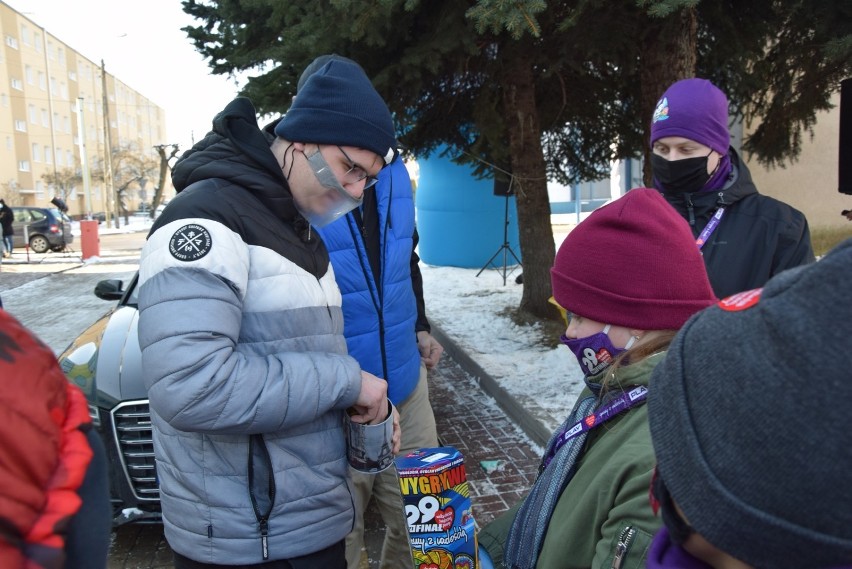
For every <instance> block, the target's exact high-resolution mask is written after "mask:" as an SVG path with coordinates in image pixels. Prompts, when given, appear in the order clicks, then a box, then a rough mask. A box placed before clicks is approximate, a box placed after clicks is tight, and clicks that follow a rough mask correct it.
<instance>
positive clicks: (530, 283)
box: [501, 50, 558, 318]
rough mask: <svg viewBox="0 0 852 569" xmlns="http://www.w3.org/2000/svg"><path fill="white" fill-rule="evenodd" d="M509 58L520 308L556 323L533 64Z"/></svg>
mask: <svg viewBox="0 0 852 569" xmlns="http://www.w3.org/2000/svg"><path fill="white" fill-rule="evenodd" d="M517 51H521V50H517ZM506 57H507V60H505V61H504V68H503V69H504V75H503V77H502V78H501V79H502V81H501V86H502V89H503V94H502V97H503V101H502V102H503V110H504V112H505V114H506V124H507V127H508V137H509V155H510V156H511V162H512V174H513V177H514V179H513V183H512V188H513V190H514V193H515V200H516V202H515V203H516V205H517V210H518V227H519V243H520V246H521V260H522V261H523V264H524V267H523V270H524V273H523V274H524V290H523V295H522V297H521V306H520V308H521V309H522V310H525V311H527V312H530V313H532V314H534V315H536V316H538V317H540V318H556V317H558V316H557V313H556V310H555V308H554V307H553V305H552V304H550V303H549V302H548V299H549V298H550V295H551V287H550V267H551V266H552V265H553V259H554V257H555V256H556V248H555V246H554V243H553V228H552V226H551V224H550V200H549V199H548V195H547V178H546V172H545V166H544V153H543V151H542V147H541V138H540V137H541V128H540V126H539V118H538V110H537V107H536V103H535V84H534V82H533V74H532V61H531V60H530V59H527V58H525V57H523V56H518V54H517V53H516V54H513V56H506Z"/></svg>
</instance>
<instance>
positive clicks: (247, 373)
mask: <svg viewBox="0 0 852 569" xmlns="http://www.w3.org/2000/svg"><path fill="white" fill-rule="evenodd" d="M395 147H396V139H395V136H394V129H393V121H392V119H391V116H390V113H389V111H388V109H387V106H386V105H385V103H384V101H382V99H381V97H379V95H378V93H377V92H376V91H375V89H374V88H373V87H372V85H371V84H370V81H369V80H368V79H367V77H366V76H365V75H364V74H363V72H362V71H360V69H357V67H354V66H346V65H341V64H340V63H339V62H331V63H329V64H328V65H327V66H325V67H324V68H323V69H321V70H320V71H318V72H317V73H316V74H315V76H314V77H312V78H311V80H310V81H309V82H308V83H307V84H306V85H305V87H304V89H303V91H301V92H300V94H299V98H298V100H297V101H295V102H294V103H293V106H292V107H291V109H290V111H289V112H288V113H287V115H286V116H285V117H284V118H283V119H280V120H279V121H277V122H275V123H273V124H271V125H269V126H268V127H266V128H265V129H263V130H261V129H259V128H258V126H257V121H256V115H255V109H254V107H253V106H252V104H251V102H250V101H249V100H248V99H245V98H237V99H235V100H234V101H232V102H231V103H230V104H229V105H228V106H227V107H225V109H224V110H223V111H222V112H221V113H219V114H218V115H217V116H216V118H215V119H214V121H213V130H212V131H211V132H210V133H209V134H208V135H207V136H206V137H205V138H204V140H202V141H201V142H199V143H198V144H196V145H195V146H194V147H193V148H192V149H191V150H190V151H188V152H187V153H186V154H184V155H183V156H182V157H181V159H180V160H179V162H178V163H177V165H176V166H175V169H174V174H173V180H174V184H175V187H176V189H177V190H178V192H179V193H178V195H177V197H175V199H173V200H172V201H171V202H170V203H169V206H168V207H167V208H166V209H165V210H164V211H163V213H162V215H161V216H160V217H159V218H158V219H157V221H156V223H155V224H154V226H153V227H152V228H151V232H150V234H149V236H148V242H147V243H146V245H145V247H144V249H143V250H142V259H141V263H140V273H139V283H140V289H139V344H140V346H141V348H142V365H143V374H144V378H145V382H146V386H147V388H148V394H149V398H150V406H151V420H152V423H153V431H154V450H155V454H156V459H157V475H158V478H159V481H160V495H161V501H162V509H163V521H164V524H165V532H166V537H167V539H168V541H169V544H170V545H171V547H172V549H173V551H174V554H175V567H176V569H186V568H193V569H194V568H207V567H219V566H233V565H239V566H245V567H253V566H255V565H258V566H259V565H261V564H262V566H263V567H264V568H270V569H272V568H279V567H280V568H302V567H306V568H307V567H329V568H338V567H339V568H341V569H342V568H344V567H345V566H346V564H345V560H344V538H345V536H346V534H347V533H349V531H350V530H351V529H352V523H353V505H352V497H351V494H350V488H349V484H348V480H347V463H346V449H345V442H344V435H343V421H344V417H345V415H346V410H347V409H348V408H352V411H351V412H352V413H354V416H353V420H357V421H361V422H372V421H374V420H376V419H379V420H381V419H384V415H383V414H381V412H382V411H384V412H385V413H386V412H387V384H386V382H385V381H383V380H381V379H379V378H377V377H376V376H374V375H372V374H369V373H367V372H364V371H362V370H361V369H360V367H359V366H358V363H357V362H356V361H355V360H354V359H353V358H351V357H350V356H348V355H347V353H346V343H345V340H344V337H343V315H342V311H341V296H340V292H339V290H338V288H337V285H336V284H335V280H334V272H333V270H332V267H331V265H330V264H329V260H328V252H327V251H326V248H325V246H324V245H323V243H322V241H321V240H320V239H319V238H318V236H317V233H316V232H315V231H313V230H312V228H311V225H312V224H313V225H316V226H321V225H323V224H325V223H328V222H330V221H331V220H333V219H335V218H336V217H339V216H340V215H343V214H344V213H346V212H347V211H349V210H350V209H352V208H353V207H356V206H357V205H358V203H359V202H360V198H361V195H362V194H363V191H364V187H365V185H367V184H369V183H371V180H373V179H374V178H375V176H376V175H377V174H378V172H379V170H380V169H381V168H383V167H384V166H385V165H386V164H388V163H389V162H390V161H391V160H392V159H393V157H394V155H395V152H396V151H395ZM394 422H395V427H396V429H395V433H394V435H395V441H394V442H395V446H396V447H397V448H398V445H399V435H400V433H399V428H398V419H396V418H395V421H394ZM397 448H395V449H394V450H397Z"/></svg>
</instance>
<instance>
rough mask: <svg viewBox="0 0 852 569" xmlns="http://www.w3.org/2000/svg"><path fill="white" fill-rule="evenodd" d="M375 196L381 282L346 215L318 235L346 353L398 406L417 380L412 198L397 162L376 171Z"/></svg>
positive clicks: (358, 231)
mask: <svg viewBox="0 0 852 569" xmlns="http://www.w3.org/2000/svg"><path fill="white" fill-rule="evenodd" d="M375 192H376V202H377V208H378V214H379V244H380V247H381V267H382V274H381V279H382V282H381V283H376V280H375V277H374V275H373V271H372V270H371V269H370V261H369V259H368V257H367V251H366V248H365V244H364V238H363V236H362V234H361V229H360V228H359V227H358V223H357V222H356V220H355V218H354V216H353V215H352V214H351V213H350V214H347V215H346V216H345V217H343V218H342V219H340V220H338V221H336V222H334V223H332V224H330V225H327V226H326V227H323V228H322V229H320V230H318V231H319V233H320V235H321V236H322V239H323V241H324V242H325V245H326V247H327V248H328V252H329V256H330V258H331V264H332V266H333V267H334V275H335V278H336V279H337V285H338V286H339V287H340V292H341V294H342V295H343V321H344V328H343V334H344V336H345V337H346V344H347V346H348V348H349V354H350V355H351V356H352V357H354V358H355V359H356V360H358V362H359V363H360V364H361V369H364V370H366V371H368V372H370V373H372V374H374V375H377V376H379V377H383V378H385V379H386V380H387V382H388V396H389V397H390V400H391V401H392V402H393V403H394V405H399V404H400V403H402V402H403V401H405V399H407V398H408V396H409V395H410V394H411V392H412V391H413V390H414V388H415V386H416V385H417V381H418V378H419V377H420V352H419V351H418V350H417V336H416V333H415V330H414V324H415V322H416V320H417V304H416V301H415V298H414V290H413V288H412V286H411V249H412V245H413V235H414V199H413V197H412V195H411V180H410V178H409V175H408V170H406V168H405V164H403V163H402V160H400V159H397V160H395V161H394V162H392V163H391V165H390V166H388V167H387V168H385V169H384V170H382V171H381V173H380V174H379V181H378V183H377V184H376V186H375Z"/></svg>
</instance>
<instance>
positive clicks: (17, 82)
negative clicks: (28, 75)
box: [11, 77, 24, 91]
mask: <svg viewBox="0 0 852 569" xmlns="http://www.w3.org/2000/svg"><path fill="white" fill-rule="evenodd" d="M11 81H12V89H17V90H18V91H23V90H24V84H23V83H21V80H20V79H18V78H17V77H12V78H11Z"/></svg>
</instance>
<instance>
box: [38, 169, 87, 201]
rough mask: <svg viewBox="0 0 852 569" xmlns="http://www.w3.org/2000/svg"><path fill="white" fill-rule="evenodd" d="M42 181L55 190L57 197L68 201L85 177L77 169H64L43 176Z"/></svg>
mask: <svg viewBox="0 0 852 569" xmlns="http://www.w3.org/2000/svg"><path fill="white" fill-rule="evenodd" d="M41 179H42V180H44V182H45V183H46V184H47V185H48V186H50V187H52V188H53V189H54V191H55V192H56V197H58V198H59V199H61V200H62V201H68V195H69V194H70V193H71V192H72V191H74V188H76V187H77V186H78V185H79V184H81V183H82V182H83V175H82V174H81V173H80V170H78V169H76V168H62V169H61V170H55V171H53V172H47V173H45V174H42V176H41Z"/></svg>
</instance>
